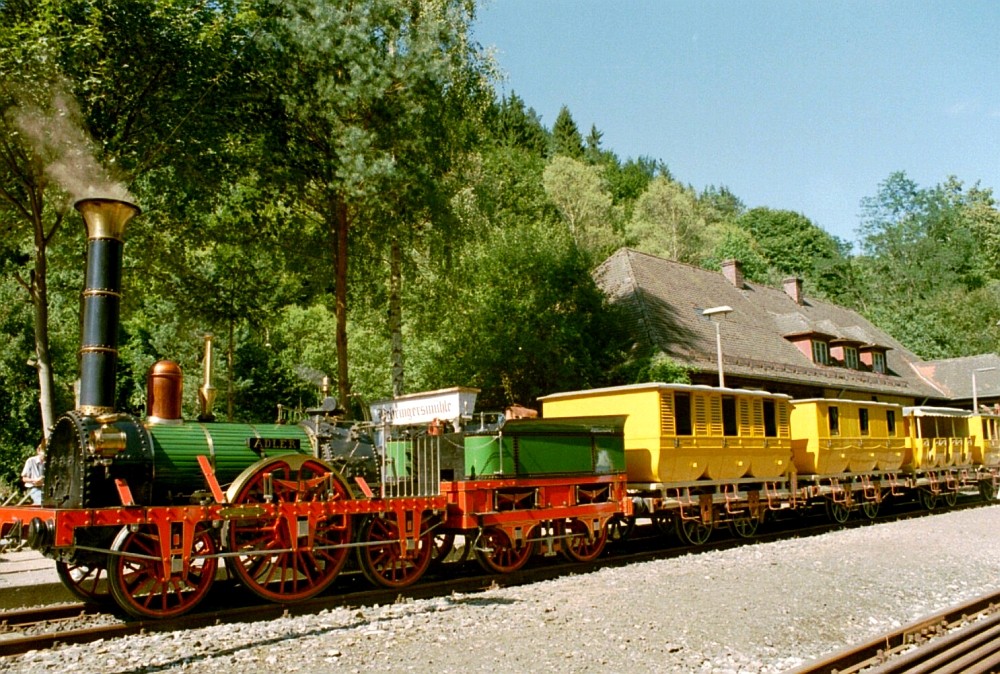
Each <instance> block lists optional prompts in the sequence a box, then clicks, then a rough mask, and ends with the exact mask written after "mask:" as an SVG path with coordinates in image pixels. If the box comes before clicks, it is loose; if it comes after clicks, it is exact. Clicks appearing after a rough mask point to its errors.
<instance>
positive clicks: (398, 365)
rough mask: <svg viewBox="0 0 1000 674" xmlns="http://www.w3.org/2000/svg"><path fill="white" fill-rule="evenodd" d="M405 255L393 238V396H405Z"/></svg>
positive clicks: (391, 304)
mask: <svg viewBox="0 0 1000 674" xmlns="http://www.w3.org/2000/svg"><path fill="white" fill-rule="evenodd" d="M402 258H403V254H402V251H401V250H400V248H399V239H397V238H393V240H392V244H391V246H390V253H389V333H390V335H391V336H392V395H393V397H396V396H401V395H403V392H404V388H403V302H402V297H401V296H402V292H403V270H402V267H403V259H402Z"/></svg>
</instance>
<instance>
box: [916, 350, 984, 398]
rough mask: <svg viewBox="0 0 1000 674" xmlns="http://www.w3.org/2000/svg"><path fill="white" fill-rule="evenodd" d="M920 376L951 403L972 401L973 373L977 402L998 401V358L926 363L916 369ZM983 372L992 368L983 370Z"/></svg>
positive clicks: (927, 361) (979, 356)
mask: <svg viewBox="0 0 1000 674" xmlns="http://www.w3.org/2000/svg"><path fill="white" fill-rule="evenodd" d="M917 368H918V370H919V371H920V373H921V374H922V375H923V376H925V377H926V378H928V379H932V380H933V381H934V383H935V384H937V386H938V388H940V389H941V390H942V391H943V392H944V393H945V395H947V396H948V397H949V398H952V399H955V400H972V373H973V372H975V373H976V395H977V396H978V397H979V398H984V399H985V398H993V399H996V398H997V397H1000V356H997V354H995V353H985V354H981V355H978V356H965V357H963V358H947V359H944V360H926V361H923V362H921V363H919V364H918V365H917ZM984 368H993V369H986V370H985V371H979V372H977V370H984Z"/></svg>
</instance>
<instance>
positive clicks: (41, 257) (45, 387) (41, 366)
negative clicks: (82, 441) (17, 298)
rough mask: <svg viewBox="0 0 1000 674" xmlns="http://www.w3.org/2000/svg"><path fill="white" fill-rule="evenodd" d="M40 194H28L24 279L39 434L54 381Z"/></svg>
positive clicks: (46, 421)
mask: <svg viewBox="0 0 1000 674" xmlns="http://www.w3.org/2000/svg"><path fill="white" fill-rule="evenodd" d="M42 204H43V202H42V196H41V194H40V193H34V194H33V195H32V208H31V211H32V226H33V228H34V238H35V268H34V270H33V271H32V272H31V277H30V278H29V279H28V284H27V290H28V295H29V296H30V297H31V303H32V307H33V308H34V321H35V325H34V328H35V361H36V363H35V368H36V369H37V370H38V408H39V412H40V413H41V417H42V437H45V436H46V435H47V434H48V432H49V429H51V428H52V426H53V425H54V424H55V415H54V413H53V407H54V401H53V398H54V389H55V381H54V378H53V374H52V356H51V354H50V353H49V289H48V288H49V286H48V280H47V279H48V241H49V237H47V236H46V235H45V225H44V224H43V223H42V207H43V206H42ZM61 222H62V218H61V217H57V218H56V224H55V226H54V227H53V228H52V232H50V236H51V234H53V233H55V231H56V229H58V228H59V224H60V223H61Z"/></svg>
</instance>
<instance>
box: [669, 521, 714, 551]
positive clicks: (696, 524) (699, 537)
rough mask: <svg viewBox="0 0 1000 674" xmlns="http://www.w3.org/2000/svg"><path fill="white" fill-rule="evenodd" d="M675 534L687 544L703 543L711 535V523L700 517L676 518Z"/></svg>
mask: <svg viewBox="0 0 1000 674" xmlns="http://www.w3.org/2000/svg"><path fill="white" fill-rule="evenodd" d="M677 535H678V536H680V539H681V540H682V541H684V542H685V543H687V544H689V545H704V544H705V543H707V542H708V539H709V537H711V535H712V525H711V524H706V523H704V522H702V521H701V520H700V519H690V520H687V519H679V520H677Z"/></svg>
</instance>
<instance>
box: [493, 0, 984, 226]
mask: <svg viewBox="0 0 1000 674" xmlns="http://www.w3.org/2000/svg"><path fill="white" fill-rule="evenodd" d="M474 34H475V37H476V39H477V41H478V42H480V43H481V44H482V45H483V46H484V47H487V48H493V50H494V51H495V58H496V60H497V63H498V65H499V66H500V69H501V70H502V71H503V73H504V75H505V79H504V81H503V82H501V84H500V90H501V92H502V93H504V94H510V93H511V92H515V93H517V95H518V96H520V97H521V98H523V99H524V100H525V102H526V103H527V105H529V106H530V107H532V108H534V109H535V111H536V112H537V113H538V114H539V115H540V116H541V118H542V122H543V124H545V125H546V126H547V127H550V128H551V125H552V123H553V122H554V121H555V118H556V115H557V114H558V113H559V109H560V107H561V106H563V105H566V106H568V107H569V110H570V112H571V114H572V115H573V119H574V120H575V121H576V123H577V126H579V127H580V131H581V133H583V134H584V135H586V134H587V132H589V130H590V128H591V125H596V126H597V128H598V130H599V131H601V132H603V134H604V137H603V147H604V148H605V149H609V150H612V151H614V152H615V153H616V154H617V155H618V156H619V157H620V158H622V159H626V158H628V157H638V156H641V155H645V156H649V157H652V158H653V159H657V160H662V161H664V162H666V164H667V165H668V166H669V167H670V171H671V173H672V174H673V176H674V177H675V178H676V179H677V180H679V181H681V182H683V183H688V184H691V185H693V186H694V187H695V188H697V189H699V190H701V189H704V188H705V187H706V186H708V185H716V186H721V185H725V186H727V187H728V188H729V189H730V190H732V192H733V193H735V194H736V195H737V196H738V197H739V198H740V199H741V200H742V201H743V202H744V203H745V204H746V205H747V206H748V207H750V208H753V207H755V206H769V207H772V208H781V209H788V210H793V211H798V212H800V213H803V214H805V215H806V216H807V217H809V218H810V219H811V220H812V221H813V222H815V223H816V224H818V225H819V226H821V227H823V228H824V229H825V230H827V231H828V232H830V233H832V234H834V235H836V236H839V237H841V238H843V239H846V240H848V241H854V240H855V238H856V235H855V230H856V229H857V227H858V225H859V223H860V219H859V213H860V207H859V204H860V201H861V199H862V198H863V197H866V196H872V195H874V194H876V193H877V191H878V186H879V183H880V182H882V181H883V180H885V179H886V178H887V177H888V176H889V174H890V173H892V172H894V171H905V172H906V173H907V175H908V176H909V177H910V178H911V179H913V180H915V181H916V182H917V183H918V184H919V185H921V186H922V187H931V186H933V185H935V184H937V183H940V182H943V181H944V180H945V179H946V178H947V177H948V176H949V175H955V176H957V177H958V178H959V179H961V180H962V181H963V182H964V183H965V184H966V185H971V184H973V183H975V182H977V181H978V182H980V183H981V185H982V186H983V187H990V188H993V189H994V191H995V192H998V194H997V195H996V196H1000V2H995V1H992V0H990V1H985V0H984V1H967V0H963V1H961V2H958V1H956V2H926V1H916V0H911V1H879V2H872V1H866V2H860V1H846V0H845V1H837V0H828V1H826V2H819V1H815V0H801V1H792V0H785V1H781V2H764V1H758V2H749V1H745V2H741V1H736V0H733V1H727V2H722V1H712V0H662V1H652V0H641V1H640V0H633V1H628V0H618V1H615V2H612V1H610V0H606V1H598V0H491V1H488V2H487V4H485V5H483V6H482V7H481V8H480V10H479V16H478V19H477V22H476V24H475V26H474Z"/></svg>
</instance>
